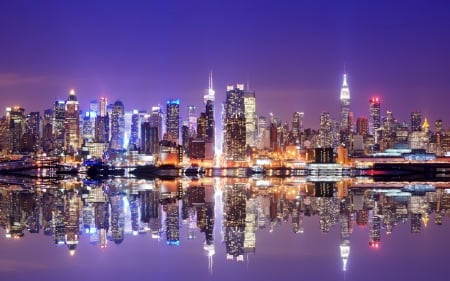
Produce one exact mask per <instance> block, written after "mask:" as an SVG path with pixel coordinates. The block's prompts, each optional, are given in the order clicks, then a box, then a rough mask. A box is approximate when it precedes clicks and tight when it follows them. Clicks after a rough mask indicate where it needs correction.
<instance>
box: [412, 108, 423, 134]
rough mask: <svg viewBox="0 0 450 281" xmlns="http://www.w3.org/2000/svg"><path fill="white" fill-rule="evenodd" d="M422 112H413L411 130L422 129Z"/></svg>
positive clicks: (418, 130)
mask: <svg viewBox="0 0 450 281" xmlns="http://www.w3.org/2000/svg"><path fill="white" fill-rule="evenodd" d="M421 126H422V113H420V112H419V111H413V112H411V132H420V131H422V127H421Z"/></svg>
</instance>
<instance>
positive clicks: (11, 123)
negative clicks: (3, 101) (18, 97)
mask: <svg viewBox="0 0 450 281" xmlns="http://www.w3.org/2000/svg"><path fill="white" fill-rule="evenodd" d="M6 119H7V120H6V121H7V126H8V136H7V138H8V141H7V147H8V150H10V152H13V153H19V152H20V151H21V143H22V136H23V133H24V132H25V109H23V108H21V107H19V106H14V107H12V108H10V107H8V108H7V109H6Z"/></svg>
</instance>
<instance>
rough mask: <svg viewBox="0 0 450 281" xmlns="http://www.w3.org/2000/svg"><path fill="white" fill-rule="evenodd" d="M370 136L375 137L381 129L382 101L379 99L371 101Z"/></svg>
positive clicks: (374, 98) (373, 98)
mask: <svg viewBox="0 0 450 281" xmlns="http://www.w3.org/2000/svg"><path fill="white" fill-rule="evenodd" d="M369 114H370V119H369V134H371V135H373V136H374V135H375V132H376V130H378V129H379V128H380V127H381V100H380V98H378V97H372V98H371V99H369Z"/></svg>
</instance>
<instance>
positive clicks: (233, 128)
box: [224, 115, 246, 161]
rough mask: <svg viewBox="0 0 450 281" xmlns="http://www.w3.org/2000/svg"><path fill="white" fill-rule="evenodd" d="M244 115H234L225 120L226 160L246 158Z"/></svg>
mask: <svg viewBox="0 0 450 281" xmlns="http://www.w3.org/2000/svg"><path fill="white" fill-rule="evenodd" d="M245 125H246V124H245V117H244V116H243V115H234V116H231V117H229V118H227V120H226V127H225V147H224V152H225V157H226V159H228V160H236V161H243V160H245V158H246V145H245V143H246V133H245V129H246V126H245Z"/></svg>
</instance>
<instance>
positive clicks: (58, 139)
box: [53, 100, 66, 154]
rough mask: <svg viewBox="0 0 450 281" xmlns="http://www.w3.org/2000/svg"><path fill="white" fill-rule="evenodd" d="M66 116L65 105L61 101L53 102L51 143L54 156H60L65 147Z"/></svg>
mask: <svg viewBox="0 0 450 281" xmlns="http://www.w3.org/2000/svg"><path fill="white" fill-rule="evenodd" d="M65 116H66V103H65V101H63V100H57V101H55V103H54V105H53V141H54V149H55V154H61V152H62V151H63V148H64V145H65V132H64V129H65V128H64V120H65Z"/></svg>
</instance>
